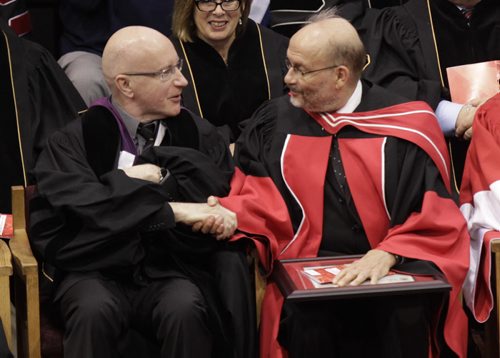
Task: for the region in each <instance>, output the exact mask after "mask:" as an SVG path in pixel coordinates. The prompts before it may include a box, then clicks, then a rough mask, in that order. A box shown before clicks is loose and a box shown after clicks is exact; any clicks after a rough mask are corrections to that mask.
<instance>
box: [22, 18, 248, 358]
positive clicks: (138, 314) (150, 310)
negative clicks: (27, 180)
mask: <svg viewBox="0 0 500 358" xmlns="http://www.w3.org/2000/svg"><path fill="white" fill-rule="evenodd" d="M181 68H182V61H180V60H179V57H178V56H177V53H176V51H175V50H174V47H173V46H172V43H171V42H170V41H169V40H168V39H167V38H166V37H165V36H164V35H162V34H161V33H159V32H157V31H156V30H152V29H150V28H146V27H139V26H135V27H127V28H123V29H121V30H119V31H118V32H116V33H115V34H114V35H113V36H112V37H111V38H110V39H109V41H108V43H107V45H106V47H105V49H104V54H103V71H104V76H105V79H106V81H107V83H108V85H109V88H110V89H111V93H112V95H111V97H108V98H103V99H101V100H99V101H97V103H96V105H95V106H93V107H91V108H90V109H89V110H88V112H87V113H86V114H85V115H84V116H83V118H81V120H77V121H73V122H72V123H71V124H70V125H69V126H67V127H66V128H64V129H63V130H61V131H60V132H57V133H55V134H54V135H53V136H52V137H51V138H50V140H49V143H48V145H47V146H46V148H45V149H44V151H43V152H42V154H41V155H40V159H39V160H38V162H37V165H36V168H35V177H36V180H37V189H38V194H37V195H36V196H35V198H34V199H33V201H32V205H31V206H30V207H31V215H30V219H31V220H30V224H31V225H30V226H31V227H30V237H31V240H32V245H33V248H34V249H35V251H36V252H37V253H38V255H39V256H40V257H41V258H42V259H43V260H44V261H45V263H44V267H45V268H46V269H45V270H46V271H48V270H47V268H48V267H50V266H53V267H55V269H56V272H57V274H56V276H55V277H54V279H55V282H56V284H57V286H56V287H57V288H56V293H55V297H54V300H55V302H56V304H58V305H59V307H60V311H61V314H62V320H63V322H64V327H65V332H64V356H65V357H93V358H96V357H106V358H109V357H119V356H120V357H121V356H124V355H126V353H129V354H134V353H131V352H136V353H135V356H144V357H151V356H153V355H151V354H152V353H149V352H147V351H140V352H139V353H137V350H134V351H127V348H126V347H127V343H128V342H130V341H129V339H128V337H129V336H130V332H131V331H130V329H131V328H134V329H135V330H137V331H139V332H140V333H143V335H146V336H148V337H149V338H150V339H153V340H154V341H156V342H157V343H158V345H159V350H160V355H161V356H162V357H169V358H172V357H197V358H198V357H227V356H229V357H232V356H233V355H232V346H231V344H230V342H229V339H228V332H227V330H226V327H225V326H224V325H225V324H227V320H223V319H222V317H221V314H220V312H221V310H220V308H219V305H220V302H221V300H222V299H221V297H220V295H219V293H218V291H217V290H216V289H215V285H214V283H213V282H214V279H213V276H214V275H215V273H214V272H215V271H216V270H217V269H218V268H217V267H215V266H217V265H216V262H217V259H218V257H217V256H216V254H218V252H219V249H221V247H226V246H225V245H226V243H224V242H222V241H219V240H223V239H225V238H227V237H228V236H229V234H230V233H231V232H232V231H233V230H234V227H235V226H236V218H235V216H234V214H233V213H231V212H230V211H228V210H226V209H223V208H222V207H220V205H215V206H208V205H207V204H205V202H206V201H207V198H208V197H209V195H211V194H214V195H226V194H227V193H228V191H229V179H230V178H231V175H232V172H233V164H232V159H231V155H230V153H229V151H228V146H227V143H225V142H224V141H223V140H222V139H221V138H220V137H219V135H218V134H217V131H216V130H215V129H214V127H213V126H212V125H211V124H210V123H209V122H207V121H205V120H202V119H200V118H198V117H195V116H193V115H192V114H191V113H190V112H187V111H186V110H185V109H183V108H181V94H182V90H183V88H184V87H185V86H186V84H187V82H186V79H185V78H184V77H183V76H182V74H181V72H180V70H181ZM185 202H186V203H185ZM187 202H198V203H200V204H196V203H187ZM201 220H203V222H204V226H203V228H202V231H203V232H202V233H195V232H193V231H192V230H191V227H190V225H192V224H194V223H196V222H199V221H201ZM240 258H242V260H240V261H239V259H240ZM234 262H235V264H236V265H238V264H241V265H242V266H239V267H240V268H241V267H243V268H244V267H246V265H245V262H246V261H245V256H244V255H239V253H237V254H236V258H235V260H234ZM224 264H225V266H224V268H223V270H222V271H227V272H236V269H235V267H234V266H232V262H231V261H226V262H224ZM240 282H242V281H241V278H238V281H237V283H240ZM234 287H237V285H236V286H234ZM237 294H243V292H237ZM245 310H248V307H245ZM232 314H233V315H236V314H237V312H236V313H232ZM232 329H234V328H232ZM136 349H137V348H136Z"/></svg>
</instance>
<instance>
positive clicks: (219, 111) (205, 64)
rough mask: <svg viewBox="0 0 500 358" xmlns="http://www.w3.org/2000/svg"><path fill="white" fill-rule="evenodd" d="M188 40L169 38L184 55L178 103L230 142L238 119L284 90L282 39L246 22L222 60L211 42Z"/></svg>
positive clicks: (284, 45) (237, 130) (284, 40)
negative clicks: (184, 83) (185, 82)
mask: <svg viewBox="0 0 500 358" xmlns="http://www.w3.org/2000/svg"><path fill="white" fill-rule="evenodd" d="M258 29H259V30H260V35H261V37H262V48H261V43H260V37H259V31H258ZM193 40H194V41H193V42H192V43H190V42H186V43H182V45H183V46H181V44H180V41H179V40H178V39H177V38H173V39H172V41H173V43H174V45H175V47H176V50H177V53H178V55H179V56H180V57H181V58H184V68H183V71H182V72H183V75H184V76H185V77H186V78H187V80H188V82H189V84H188V87H187V88H186V89H184V91H183V93H182V98H183V105H184V106H186V108H188V109H189V110H191V111H193V112H194V113H196V114H197V115H199V116H200V117H203V118H205V119H208V120H209V121H210V122H211V123H212V124H214V125H215V126H217V127H220V130H221V132H222V133H223V134H224V135H228V136H229V140H230V141H231V142H234V141H235V140H236V138H238V136H239V134H240V132H241V129H240V128H239V124H240V122H242V121H244V120H245V119H248V118H250V117H251V115H252V114H253V112H254V111H255V110H256V109H257V108H258V107H259V106H260V105H261V104H262V103H263V102H264V101H266V100H268V99H270V98H275V97H279V96H281V95H283V94H285V92H286V90H285V84H284V81H283V79H284V77H285V75H286V72H287V68H286V65H285V57H286V49H287V47H288V39H287V38H285V37H283V36H281V35H279V34H276V33H275V32H273V31H270V30H269V29H267V28H265V27H262V26H260V25H258V24H256V23H255V22H253V21H252V20H248V22H247V24H246V27H245V29H244V31H243V32H241V33H239V34H238V35H237V37H236V39H235V40H234V42H233V44H232V45H231V47H230V49H229V54H228V59H227V64H226V63H224V60H223V59H222V57H221V56H220V55H219V53H218V52H217V51H216V50H215V49H214V48H213V47H212V46H210V45H209V44H207V43H206V42H204V41H203V40H201V39H199V38H197V37H195V38H194V39H193ZM184 50H185V52H184ZM262 52H263V54H262ZM264 62H265V63H264ZM197 98H198V99H199V103H198V100H197ZM200 107H201V108H200Z"/></svg>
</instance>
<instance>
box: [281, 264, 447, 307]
mask: <svg viewBox="0 0 500 358" xmlns="http://www.w3.org/2000/svg"><path fill="white" fill-rule="evenodd" d="M360 257H361V256H357V255H356V256H336V257H317V258H307V259H290V260H277V261H275V263H274V271H273V274H272V279H273V280H274V282H276V284H277V285H278V287H279V289H280V290H281V293H282V294H283V297H285V298H286V299H287V300H290V301H311V300H332V299H346V298H355V297H359V298H361V297H373V296H389V295H408V294H427V293H444V292H448V291H450V290H451V285H450V284H449V283H448V282H447V281H446V278H445V277H444V275H442V274H439V275H437V274H436V275H418V274H414V273H411V274H410V273H405V272H399V271H391V274H397V275H404V276H406V277H403V278H402V279H401V280H399V282H393V283H384V284H375V285H372V284H369V283H368V284H363V285H359V286H345V287H337V286H334V285H333V284H324V283H323V284H321V283H319V282H318V280H317V279H315V278H314V277H313V276H311V275H310V274H309V273H310V272H311V270H313V271H318V269H321V270H324V269H325V268H327V269H331V268H336V267H339V266H340V267H341V266H342V265H346V264H349V263H351V262H353V261H354V260H356V259H359V258H360ZM396 281H398V280H396Z"/></svg>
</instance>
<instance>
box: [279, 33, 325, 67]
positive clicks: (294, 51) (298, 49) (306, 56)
mask: <svg viewBox="0 0 500 358" xmlns="http://www.w3.org/2000/svg"><path fill="white" fill-rule="evenodd" d="M287 57H288V59H289V60H290V62H292V64H293V65H296V66H311V65H315V64H322V63H325V62H326V61H327V56H326V54H325V49H324V48H323V47H322V46H320V45H319V43H318V42H316V41H315V42H314V43H311V42H308V41H304V40H303V39H301V38H293V37H292V39H291V40H290V44H289V46H288V50H287Z"/></svg>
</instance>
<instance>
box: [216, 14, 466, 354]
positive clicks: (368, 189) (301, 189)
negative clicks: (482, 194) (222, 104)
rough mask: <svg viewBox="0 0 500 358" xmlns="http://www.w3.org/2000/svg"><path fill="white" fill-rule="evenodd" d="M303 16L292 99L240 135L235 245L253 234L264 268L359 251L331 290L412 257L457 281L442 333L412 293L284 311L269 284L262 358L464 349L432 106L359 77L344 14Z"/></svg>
mask: <svg viewBox="0 0 500 358" xmlns="http://www.w3.org/2000/svg"><path fill="white" fill-rule="evenodd" d="M311 21H312V22H313V23H312V24H310V25H306V26H305V27H304V28H303V29H301V30H300V31H298V32H297V33H296V34H295V35H294V36H293V37H292V38H291V40H290V45H289V47H288V50H287V63H288V69H289V70H288V73H287V75H286V77H285V82H286V84H287V86H288V88H289V89H290V93H289V96H283V97H280V98H277V99H274V100H272V101H270V102H268V103H266V104H264V105H262V106H261V107H260V108H259V110H257V111H256V113H255V114H254V116H253V117H252V118H251V121H249V124H248V126H247V127H246V128H245V130H244V131H243V133H242V135H241V136H240V138H239V140H238V141H237V142H236V147H235V159H236V162H237V169H236V172H235V175H234V176H233V180H232V182H231V193H230V195H229V196H228V197H227V198H221V199H219V201H220V204H222V205H223V206H224V207H226V208H228V209H230V210H232V211H234V212H235V213H236V214H237V217H238V230H239V232H237V233H236V235H235V236H233V240H238V239H239V238H246V237H250V238H252V239H253V241H254V243H255V245H256V248H257V250H258V252H259V257H260V260H261V263H262V266H263V269H264V270H265V272H266V273H270V272H271V271H272V268H273V261H274V260H275V259H289V258H303V257H316V256H324V255H345V254H361V255H363V256H362V258H361V259H359V260H358V261H356V262H355V263H353V264H352V265H350V266H349V267H347V268H345V269H344V270H343V271H342V272H341V273H339V275H338V276H337V277H336V283H337V284H338V285H340V286H345V285H359V284H361V283H362V282H364V281H365V280H370V281H371V283H376V282H377V280H378V279H379V278H380V277H382V276H384V275H385V274H387V272H388V271H389V270H390V269H391V268H392V267H394V266H395V265H398V264H400V263H401V262H402V261H403V260H406V261H411V262H409V263H405V264H404V265H410V266H411V267H413V268H414V271H415V272H420V273H424V272H432V271H434V272H435V271H436V270H437V269H439V270H440V271H442V273H444V275H445V276H446V278H447V280H448V281H449V283H450V284H451V285H452V290H451V292H450V294H449V296H448V297H446V298H447V300H446V302H447V303H446V304H445V305H444V306H443V308H442V309H441V310H440V311H439V312H441V313H442V314H443V317H442V318H443V321H442V322H444V329H443V326H442V325H439V324H438V321H437V320H435V319H436V317H434V315H433V314H434V313H436V315H437V312H436V311H435V310H432V308H431V307H432V305H430V303H429V302H428V301H427V300H420V299H415V298H414V297H412V296H411V295H410V296H404V297H399V298H397V297H396V298H393V299H390V298H389V297H387V298H386V297H384V298H379V299H376V300H373V301H368V300H366V301H364V304H363V302H362V301H359V302H358V301H352V300H344V301H343V302H340V301H339V302H337V301H335V302H329V303H327V304H324V305H317V306H318V307H309V309H310V310H306V311H302V310H301V309H297V307H295V306H294V305H293V304H285V306H284V307H282V304H283V297H282V296H281V293H280V291H279V289H278V288H277V286H276V285H275V284H274V283H272V282H271V283H269V284H268V285H267V290H266V294H265V297H264V302H263V305H262V307H263V311H262V318H261V335H260V337H261V340H260V344H261V347H260V349H261V350H260V352H261V357H273V358H278V357H282V356H285V351H286V350H287V351H288V354H289V356H290V357H305V356H311V357H330V356H334V355H335V354H337V355H335V356H339V357H405V358H406V357H427V356H428V354H429V352H431V353H432V356H434V357H437V356H438V355H439V353H438V350H439V349H441V352H442V353H443V354H444V352H447V351H453V352H455V353H456V354H457V355H459V356H461V357H463V356H464V355H465V352H466V349H467V347H466V346H467V318H466V316H465V314H464V312H463V310H462V305H461V301H460V299H459V293H460V288H461V286H462V283H463V280H464V277H465V274H466V272H467V268H468V262H469V237H468V234H467V228H466V225H465V221H464V219H463V217H462V215H461V214H460V211H459V210H458V207H457V206H456V204H455V203H454V202H453V200H452V199H451V196H450V186H449V180H448V179H449V163H448V155H447V152H446V145H445V143H444V140H443V137H442V135H441V133H440V131H439V127H438V123H437V121H436V118H435V116H434V113H433V112H432V110H431V109H430V107H429V106H428V105H426V104H425V103H423V102H406V100H405V99H401V98H399V97H397V96H395V95H393V94H391V93H389V92H387V91H386V90H384V89H382V88H380V87H378V86H376V85H372V84H370V83H368V82H364V81H360V77H361V71H362V68H363V66H364V64H365V52H364V48H363V45H362V43H361V41H360V38H359V37H358V35H357V33H356V30H355V29H354V27H353V26H352V25H350V23H349V22H348V21H346V20H344V19H342V18H338V17H336V16H335V15H334V13H333V14H332V12H331V11H326V12H322V13H320V14H319V15H318V16H317V17H316V18H313V19H311ZM397 268H401V269H403V270H404V268H403V265H399V266H397ZM408 270H410V268H408ZM419 298H420V297H419ZM282 308H283V309H282ZM280 312H281V313H280ZM280 316H281V323H280ZM431 322H432V323H431ZM278 332H279V334H278ZM443 335H444V340H443V339H442V338H443ZM278 342H279V343H278ZM438 344H439V345H440V347H438Z"/></svg>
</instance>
